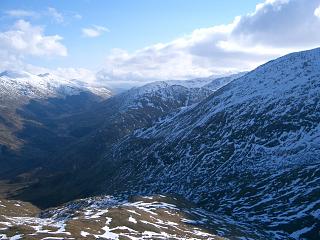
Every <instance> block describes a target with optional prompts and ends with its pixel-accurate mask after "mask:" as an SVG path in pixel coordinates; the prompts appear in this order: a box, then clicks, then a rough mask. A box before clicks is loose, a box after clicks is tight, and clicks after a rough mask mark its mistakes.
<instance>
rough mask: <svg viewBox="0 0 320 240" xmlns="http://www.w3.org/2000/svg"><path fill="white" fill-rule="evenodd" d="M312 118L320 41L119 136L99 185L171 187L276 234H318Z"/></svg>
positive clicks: (319, 187) (317, 110)
mask: <svg viewBox="0 0 320 240" xmlns="http://www.w3.org/2000/svg"><path fill="white" fill-rule="evenodd" d="M319 124H320V49H314V50H311V51H306V52H300V53H293V54H289V55H287V56H284V57H282V58H279V59H277V60H274V61H271V62H269V63H267V64H265V65H262V66H261V67H259V68H257V69H256V70H254V71H252V72H250V73H248V74H246V75H245V76H243V77H241V78H239V79H237V80H235V81H233V82H231V83H230V84H228V85H226V86H225V87H223V88H221V89H220V90H218V91H216V92H215V93H214V94H212V95H211V96H209V97H208V98H207V99H205V100H204V101H202V102H201V103H199V104H197V105H194V106H190V107H189V108H185V109H184V110H183V111H181V112H180V113H178V114H177V115H175V116H173V117H168V118H166V119H164V120H163V121H162V122H159V123H158V124H156V125H154V126H153V127H151V128H149V129H145V130H141V131H137V132H135V134H134V135H132V136H129V137H127V138H126V139H124V140H123V141H122V142H121V143H119V144H118V145H117V146H116V147H115V148H114V152H113V153H112V155H109V156H106V160H107V159H114V160H116V161H120V165H121V162H123V163H125V165H124V166H123V167H122V168H121V169H119V170H118V171H117V172H115V173H114V175H113V176H112V177H110V176H108V179H110V178H111V179H112V184H110V182H108V180H107V179H106V180H105V184H104V189H107V191H109V192H113V191H115V190H116V191H119V189H123V190H125V191H127V190H128V189H131V191H132V192H139V193H141V192H142V193H146V192H147V193H148V192H158V193H163V192H166V193H178V194H181V195H183V196H184V197H186V198H188V199H189V200H192V201H194V202H197V203H200V204H201V205H203V206H205V207H206V208H207V209H211V210H212V211H215V212H218V213H219V214H221V215H226V216H230V217H231V218H232V219H233V221H246V222H247V223H249V224H251V225H252V226H253V227H257V228H263V229H265V231H266V232H268V233H270V234H272V236H273V238H274V239H290V238H293V239H300V238H302V237H306V238H308V239H316V237H317V236H318V235H317V234H318V231H319V230H320V225H319V219H320V215H319V209H320V201H319V195H320V171H319V167H320V161H319V159H320V126H319ZM120 183H121V184H120ZM124 183H127V184H124ZM261 239H265V238H261Z"/></svg>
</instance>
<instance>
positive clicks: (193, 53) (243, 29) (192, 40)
mask: <svg viewBox="0 0 320 240" xmlns="http://www.w3.org/2000/svg"><path fill="white" fill-rule="evenodd" d="M318 6H319V0H266V1H265V2H264V3H262V4H258V5H257V7H256V10H255V11H254V12H253V13H250V14H247V15H244V16H241V17H236V18H235V19H234V21H233V22H232V23H230V24H226V25H220V26H213V27H210V28H202V29H197V30H194V31H193V32H192V33H191V34H190V35H188V36H185V37H181V38H179V39H175V40H173V41H172V42H169V43H160V44H155V45H152V46H149V47H146V48H143V49H139V50H137V51H135V52H133V53H129V52H127V51H124V50H121V49H115V50H113V51H112V52H111V53H110V54H109V55H108V56H107V59H106V63H105V69H103V70H102V71H101V72H100V73H99V74H98V78H99V79H100V80H101V81H115V80H118V81H130V80H133V81H150V80H158V79H177V78H179V79H188V78H194V77H203V76H208V75H211V74H219V73H225V72H232V71H239V70H248V69H252V68H254V67H256V66H258V65H259V64H262V63H264V62H265V61H268V60H270V59H273V58H275V57H278V56H280V55H284V54H286V53H289V52H292V51H298V50H303V49H308V48H314V47H318V46H320V31H319V29H320V21H319V19H317V18H316V17H315V15H317V14H316V12H317V13H318V11H317V10H315V9H316V8H317V7H318Z"/></svg>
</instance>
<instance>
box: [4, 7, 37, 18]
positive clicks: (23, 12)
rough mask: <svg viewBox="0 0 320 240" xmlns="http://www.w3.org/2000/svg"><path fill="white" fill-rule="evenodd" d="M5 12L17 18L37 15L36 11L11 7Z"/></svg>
mask: <svg viewBox="0 0 320 240" xmlns="http://www.w3.org/2000/svg"><path fill="white" fill-rule="evenodd" d="M5 13H6V14H7V15H9V16H11V17H17V18H22V17H36V16H37V15H38V14H37V13H36V12H33V11H26V10H23V9H12V10H9V11H6V12H5Z"/></svg>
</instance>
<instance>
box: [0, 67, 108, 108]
mask: <svg viewBox="0 0 320 240" xmlns="http://www.w3.org/2000/svg"><path fill="white" fill-rule="evenodd" d="M0 89H1V91H0V97H1V105H3V102H4V101H9V100H17V101H26V100H27V99H32V98H37V99H40V98H48V97H64V96H68V95H75V94H79V93H80V92H83V91H89V92H93V93H99V95H100V96H102V97H110V96H111V91H110V90H108V89H106V88H96V87H92V86H88V84H86V83H81V82H79V81H75V80H71V79H65V78H62V77H59V76H56V75H54V74H52V73H43V74H38V75H36V74H32V73H29V72H26V71H4V72H1V73H0Z"/></svg>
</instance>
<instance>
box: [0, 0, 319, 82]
mask: <svg viewBox="0 0 320 240" xmlns="http://www.w3.org/2000/svg"><path fill="white" fill-rule="evenodd" d="M0 12H1V17H0V70H4V69H11V68H12V69H13V68H15V69H27V70H28V71H31V70H30V69H32V71H38V72H39V71H40V72H41V71H55V72H60V73H63V75H64V76H67V77H70V78H81V76H82V77H83V78H88V76H91V77H90V78H92V79H95V80H97V81H102V82H131V83H132V82H147V81H155V80H166V79H191V78H196V77H206V76H210V75H213V74H226V73H234V72H239V71H248V70H251V69H253V68H255V67H257V66H258V65H260V64H262V63H264V62H266V61H269V60H271V59H274V58H276V57H279V56H281V55H284V54H287V53H290V52H293V51H301V50H305V49H310V48H315V47H319V46H320V31H319V29H320V0H242V1H240V0H225V1H221V0H105V1H103V0H99V1H98V0H77V1H75V0H69V1H61V0H60V1H48V0H41V1H40V0H24V1H22V0H19V1H18V0H1V4H0ZM41 67H42V68H46V69H42V68H41Z"/></svg>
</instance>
